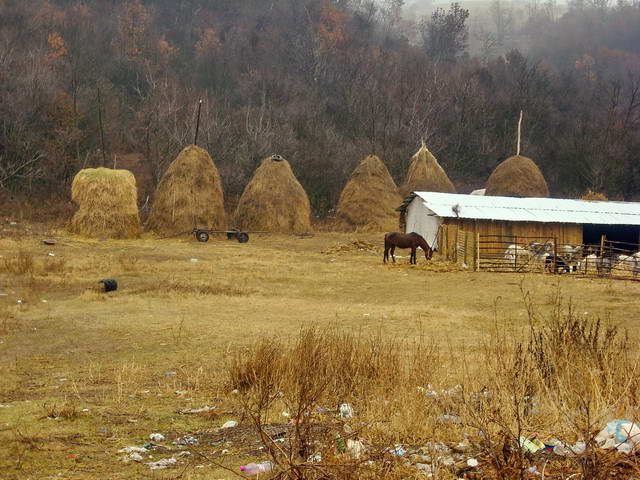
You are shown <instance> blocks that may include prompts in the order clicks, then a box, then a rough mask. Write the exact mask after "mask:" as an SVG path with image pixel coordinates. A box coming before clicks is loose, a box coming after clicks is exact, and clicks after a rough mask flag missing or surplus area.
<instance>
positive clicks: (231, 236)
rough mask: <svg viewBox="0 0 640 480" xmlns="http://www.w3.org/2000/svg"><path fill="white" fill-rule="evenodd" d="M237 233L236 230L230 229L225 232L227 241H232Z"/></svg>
mask: <svg viewBox="0 0 640 480" xmlns="http://www.w3.org/2000/svg"><path fill="white" fill-rule="evenodd" d="M239 231H240V230H238V229H237V228H230V229H229V231H228V232H227V240H233V239H234V238H236V235H238V232H239Z"/></svg>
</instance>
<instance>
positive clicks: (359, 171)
mask: <svg viewBox="0 0 640 480" xmlns="http://www.w3.org/2000/svg"><path fill="white" fill-rule="evenodd" d="M401 203H402V198H401V197H400V195H399V194H398V188H397V187H396V184H395V182H394V181H393V178H391V175H389V171H388V170H387V167H385V166H384V163H382V160H380V159H379V158H378V157H376V156H375V155H369V156H368V157H366V158H365V159H364V160H362V161H361V162H360V165H358V167H357V168H356V169H355V170H354V171H353V174H352V175H351V178H350V179H349V181H348V182H347V185H346V186H345V187H344V190H342V193H341V194H340V200H339V202H338V209H337V212H336V226H337V228H338V229H341V230H346V231H369V232H383V231H390V230H397V229H398V223H399V218H398V212H396V208H397V207H398V206H399V205H400V204H401Z"/></svg>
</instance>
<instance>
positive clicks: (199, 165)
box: [148, 145, 227, 235]
mask: <svg viewBox="0 0 640 480" xmlns="http://www.w3.org/2000/svg"><path fill="white" fill-rule="evenodd" d="M148 227H149V229H150V230H152V231H154V232H155V233H157V234H160V235H175V234H177V233H181V232H187V231H190V230H192V229H193V228H209V229H213V230H225V229H226V228H227V217H226V214H225V211H224V193H223V191H222V182H221V181H220V174H219V173H218V169H217V168H216V166H215V164H214V163H213V160H212V159H211V156H209V153H207V151H206V150H204V149H202V148H200V147H197V146H195V145H190V146H188V147H186V148H185V149H184V150H182V152H180V154H179V155H178V157H177V158H176V159H175V160H174V161H173V162H172V163H171V165H170V166H169V168H168V169H167V171H166V172H165V174H164V175H163V177H162V180H160V184H159V185H158V188H157V190H156V193H155V198H154V200H153V206H152V207H151V214H150V215H149V221H148Z"/></svg>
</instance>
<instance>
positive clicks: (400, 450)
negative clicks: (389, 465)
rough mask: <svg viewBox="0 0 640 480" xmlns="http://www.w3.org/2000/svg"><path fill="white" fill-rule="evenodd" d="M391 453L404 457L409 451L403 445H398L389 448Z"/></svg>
mask: <svg viewBox="0 0 640 480" xmlns="http://www.w3.org/2000/svg"><path fill="white" fill-rule="evenodd" d="M389 453H390V454H391V455H396V456H398V457H403V456H405V455H406V453H407V451H406V450H405V449H404V448H403V447H402V445H396V446H395V447H394V448H393V449H391V450H389Z"/></svg>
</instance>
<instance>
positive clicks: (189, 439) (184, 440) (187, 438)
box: [173, 435, 198, 445]
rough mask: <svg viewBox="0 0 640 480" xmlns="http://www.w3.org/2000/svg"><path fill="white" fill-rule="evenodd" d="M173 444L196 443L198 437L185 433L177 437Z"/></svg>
mask: <svg viewBox="0 0 640 480" xmlns="http://www.w3.org/2000/svg"><path fill="white" fill-rule="evenodd" d="M173 444H174V445H197V444H198V439H197V438H196V437H193V436H191V435H185V436H184V437H180V438H178V439H177V440H176V441H175V442H173Z"/></svg>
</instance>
